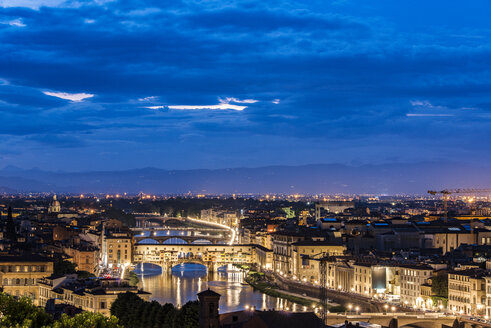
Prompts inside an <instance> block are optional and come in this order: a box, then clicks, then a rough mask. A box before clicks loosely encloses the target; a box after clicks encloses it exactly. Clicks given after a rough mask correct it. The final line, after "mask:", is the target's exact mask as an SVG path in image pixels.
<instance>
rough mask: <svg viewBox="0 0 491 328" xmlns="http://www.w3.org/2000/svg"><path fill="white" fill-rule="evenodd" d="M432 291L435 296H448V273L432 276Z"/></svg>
mask: <svg viewBox="0 0 491 328" xmlns="http://www.w3.org/2000/svg"><path fill="white" fill-rule="evenodd" d="M431 293H432V294H433V295H435V296H439V297H444V298H448V274H444V275H438V276H434V277H433V278H432V282H431Z"/></svg>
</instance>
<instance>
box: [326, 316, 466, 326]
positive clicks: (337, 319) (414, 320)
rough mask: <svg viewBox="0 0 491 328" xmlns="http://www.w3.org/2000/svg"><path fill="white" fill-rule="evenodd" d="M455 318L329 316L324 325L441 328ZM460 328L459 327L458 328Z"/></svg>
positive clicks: (452, 322) (450, 324)
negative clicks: (345, 324)
mask: <svg viewBox="0 0 491 328" xmlns="http://www.w3.org/2000/svg"><path fill="white" fill-rule="evenodd" d="M456 319H457V320H458V318H457V317H456V316H451V315H443V314H439V313H427V314H423V313H390V312H389V313H386V314H384V313H361V314H356V315H349V314H348V315H346V314H345V315H342V314H329V315H327V317H326V325H328V326H331V325H335V324H340V323H344V322H345V321H346V320H347V321H348V322H357V321H362V322H369V323H372V324H377V325H381V326H382V327H390V328H399V327H418V328H442V327H444V326H449V327H452V326H453V325H454V324H455V320H456ZM459 328H460V327H459Z"/></svg>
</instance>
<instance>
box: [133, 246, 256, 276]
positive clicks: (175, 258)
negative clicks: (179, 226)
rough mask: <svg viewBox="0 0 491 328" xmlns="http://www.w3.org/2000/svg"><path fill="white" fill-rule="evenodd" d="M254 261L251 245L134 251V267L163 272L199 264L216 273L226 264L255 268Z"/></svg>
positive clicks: (155, 248) (136, 247)
mask: <svg viewBox="0 0 491 328" xmlns="http://www.w3.org/2000/svg"><path fill="white" fill-rule="evenodd" d="M255 258H256V255H255V248H254V246H252V245H198V244H189V245H183V244H152V245H151V244H136V245H134V249H133V265H137V264H140V263H151V264H156V265H159V266H160V267H162V269H163V270H170V269H171V268H173V267H174V266H176V265H179V264H181V263H199V264H203V265H205V266H206V267H207V269H208V271H216V270H217V269H218V268H219V267H221V266H224V265H227V264H252V263H254V262H255Z"/></svg>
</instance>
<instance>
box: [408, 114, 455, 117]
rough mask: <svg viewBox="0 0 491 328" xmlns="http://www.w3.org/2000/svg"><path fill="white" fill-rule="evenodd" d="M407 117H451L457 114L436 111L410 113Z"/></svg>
mask: <svg viewBox="0 0 491 328" xmlns="http://www.w3.org/2000/svg"><path fill="white" fill-rule="evenodd" d="M406 116H407V117H449V116H455V115H454V114H435V113H428V114H426V113H408V114H406Z"/></svg>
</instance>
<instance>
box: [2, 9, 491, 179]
mask: <svg viewBox="0 0 491 328" xmlns="http://www.w3.org/2000/svg"><path fill="white" fill-rule="evenodd" d="M490 13H491V2H490V1H488V0H469V1H462V0H460V1H453V0H445V1H443V0H432V1H428V0H425V1H420V0H410V1H402V0H401V1H397V0H385V1H382V0H379V1H362V0H359V1H354V0H332V1H331V0H309V1H293V0H292V1H289V0H267V1H265V0H249V1H237V0H235V1H234V0H231V1H218V0H208V1H204V0H182V1H179V0H171V1H166V0H119V1H118V0H113V1H111V0H86V1H84V0H78V1H76V0H69V1H63V0H0V49H1V50H0V56H1V59H0V122H1V123H0V138H1V142H0V168H1V167H3V166H7V165H15V166H19V167H23V168H31V167H39V168H42V169H51V170H58V169H60V170H71V171H79V170H115V169H127V168H137V167H146V166H154V167H160V168H168V169H188V168H224V167H243V166H247V167H254V166H263V165H276V164H286V165H297V164H308V163H343V164H353V165H358V164H379V163H392V162H420V161H457V162H458V161H464V162H470V163H479V164H481V163H488V162H489V161H490V160H491V151H490V149H491V146H490V142H491V124H490V123H491V19H490V18H489V15H490Z"/></svg>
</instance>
